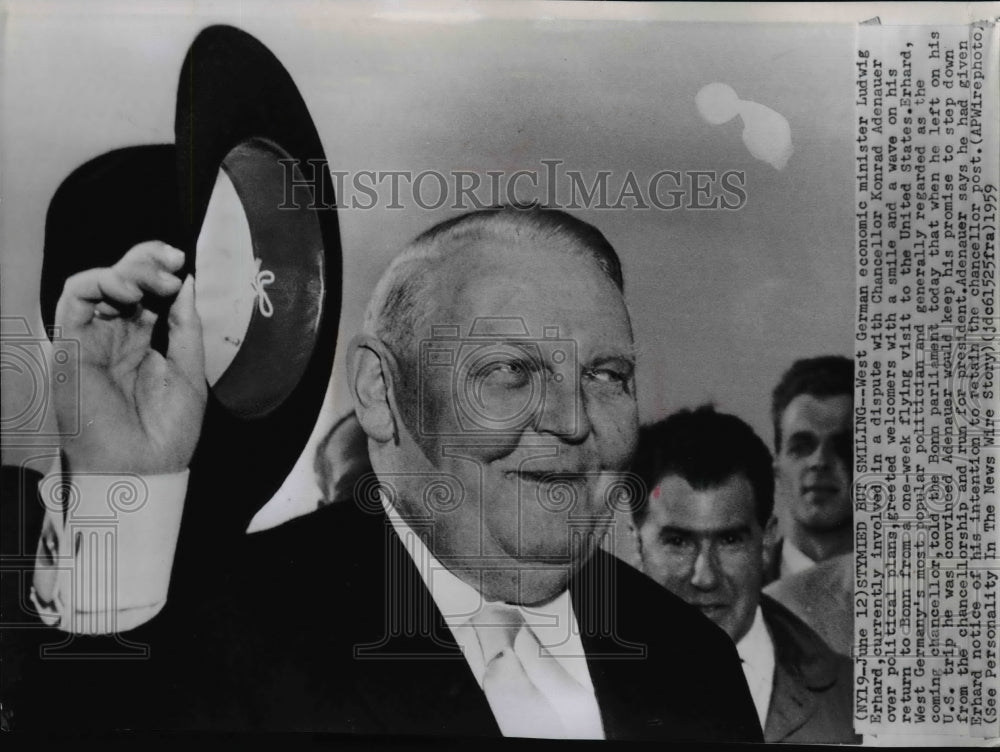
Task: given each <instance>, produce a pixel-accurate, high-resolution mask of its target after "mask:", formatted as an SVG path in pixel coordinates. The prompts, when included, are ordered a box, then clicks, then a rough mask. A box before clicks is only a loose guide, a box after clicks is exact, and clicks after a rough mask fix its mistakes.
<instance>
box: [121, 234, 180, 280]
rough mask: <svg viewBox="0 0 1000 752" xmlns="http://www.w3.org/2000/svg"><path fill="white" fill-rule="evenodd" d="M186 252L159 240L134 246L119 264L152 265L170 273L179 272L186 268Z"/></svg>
mask: <svg viewBox="0 0 1000 752" xmlns="http://www.w3.org/2000/svg"><path fill="white" fill-rule="evenodd" d="M184 259H185V256H184V251H181V250H178V249H177V248H174V247H173V246H171V245H167V244H166V243H164V242H161V241H159V240H147V241H145V242H143V243H139V244H137V245H134V246H132V247H131V248H130V249H129V251H128V253H126V254H125V255H124V256H122V258H121V261H120V262H119V263H125V264H140V265H142V264H150V265H153V266H155V267H157V268H162V269H164V270H166V271H168V272H177V271H179V270H180V269H181V267H183V266H184Z"/></svg>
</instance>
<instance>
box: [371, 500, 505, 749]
mask: <svg viewBox="0 0 1000 752" xmlns="http://www.w3.org/2000/svg"><path fill="white" fill-rule="evenodd" d="M373 522H375V523H376V524H377V525H378V526H379V527H380V529H379V530H378V533H377V536H378V538H380V540H379V542H378V544H377V545H375V546H373V550H376V551H379V552H380V553H381V554H382V555H381V556H380V558H381V562H382V566H380V567H373V570H374V572H375V573H376V574H375V578H374V579H373V580H372V581H371V582H370V587H368V588H365V589H366V590H367V592H368V593H369V594H371V595H370V598H371V601H370V603H369V606H368V608H367V609H366V610H367V612H368V613H369V614H371V615H372V616H373V617H374V618H368V619H366V620H365V622H366V623H365V626H364V629H363V630H359V631H358V632H357V634H359V635H360V636H361V639H359V640H358V642H357V643H356V644H355V646H354V661H353V668H354V674H355V685H356V690H357V692H358V694H359V697H360V698H361V699H362V701H363V703H364V704H365V705H366V707H367V709H368V711H369V712H370V713H371V715H372V717H373V719H374V725H375V726H376V728H375V729H372V730H374V731H378V732H382V733H403V734H407V733H414V734H422V733H432V734H447V735H456V734H460V735H476V736H479V735H484V734H485V735H499V734H500V730H499V728H498V727H497V725H496V721H495V719H494V718H493V713H492V711H491V710H490V707H489V703H488V702H487V700H486V696H485V695H484V694H483V691H482V689H481V688H480V687H479V684H478V683H477V682H476V680H475V677H474V676H473V674H472V671H471V669H470V668H469V665H468V663H467V662H466V660H465V656H464V655H463V654H462V651H461V649H460V648H459V646H458V644H457V643H456V642H455V640H454V638H453V637H452V634H451V630H450V629H449V628H448V626H447V624H446V622H445V620H444V616H443V615H442V614H441V612H440V610H439V609H438V608H437V605H436V604H435V603H434V599H433V597H432V596H431V594H430V592H429V591H428V590H427V588H426V587H425V586H424V582H423V579H422V578H421V576H420V572H419V571H418V569H417V567H416V565H415V564H414V563H413V560H412V559H411V558H410V555H409V554H408V553H407V551H406V548H405V546H404V545H403V543H402V541H401V540H400V539H399V536H397V535H396V532H395V530H394V529H393V528H392V525H391V524H390V523H389V521H388V519H387V518H386V517H385V516H377V517H375V520H374V521H373ZM373 542H374V541H373ZM372 558H373V557H371V555H370V554H369V556H368V559H367V560H368V561H369V562H370V561H372Z"/></svg>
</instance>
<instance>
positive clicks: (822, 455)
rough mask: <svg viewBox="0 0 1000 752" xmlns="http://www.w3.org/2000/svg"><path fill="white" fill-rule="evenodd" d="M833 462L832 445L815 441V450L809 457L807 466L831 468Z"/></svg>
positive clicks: (827, 442)
mask: <svg viewBox="0 0 1000 752" xmlns="http://www.w3.org/2000/svg"><path fill="white" fill-rule="evenodd" d="M834 460H835V455H834V451H833V444H832V442H829V441H817V442H816V448H815V449H813V453H812V454H811V455H809V466H810V467H817V468H826V467H831V466H832V465H833V462H834Z"/></svg>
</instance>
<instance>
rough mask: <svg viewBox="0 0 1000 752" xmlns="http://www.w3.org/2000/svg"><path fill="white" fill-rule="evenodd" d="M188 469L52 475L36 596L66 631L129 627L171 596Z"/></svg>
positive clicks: (50, 619)
mask: <svg viewBox="0 0 1000 752" xmlns="http://www.w3.org/2000/svg"><path fill="white" fill-rule="evenodd" d="M188 475H189V473H188V471H187V470H184V471H182V472H179V473H171V474H167V475H143V476H140V475H134V474H114V475H112V474H104V473H76V474H73V475H69V476H62V475H50V476H48V477H46V478H45V479H44V480H43V481H42V483H41V484H40V486H39V493H40V495H41V497H42V500H43V501H44V503H45V505H46V514H45V520H44V523H43V527H42V536H41V540H40V541H39V545H38V553H37V555H36V558H35V579H34V587H33V588H32V591H31V599H32V602H33V603H34V605H35V608H36V609H37V610H38V613H39V616H40V617H41V618H42V620H43V621H44V622H45V623H46V624H49V625H51V626H55V627H58V628H59V629H61V630H63V631H65V632H73V633H76V634H108V633H112V632H124V631H127V630H129V629H134V628H135V627H137V626H139V625H141V624H143V623H145V622H147V621H149V620H150V619H152V618H153V617H154V616H155V615H156V614H157V613H159V611H160V609H162V608H163V606H164V604H165V603H166V600H167V589H168V587H169V585H170V571H171V569H172V567H173V560H174V553H175V551H176V548H177V536H178V533H179V532H180V526H181V514H182V513H183V511H184V497H185V494H186V493H187V483H188Z"/></svg>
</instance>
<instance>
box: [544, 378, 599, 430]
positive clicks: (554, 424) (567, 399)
mask: <svg viewBox="0 0 1000 752" xmlns="http://www.w3.org/2000/svg"><path fill="white" fill-rule="evenodd" d="M535 430H536V431H537V432H538V433H548V434H552V435H554V436H558V437H559V438H561V439H563V440H564V441H568V442H572V443H578V442H581V441H583V440H584V439H585V438H586V437H587V436H588V434H590V417H589V416H588V415H587V409H586V404H585V403H584V400H583V394H582V392H581V390H580V388H579V385H577V384H569V383H567V379H565V378H563V377H562V376H561V375H560V374H556V375H554V376H550V377H549V379H548V381H547V382H546V384H545V385H544V387H543V392H542V395H541V404H540V405H539V406H538V413H537V417H536V421H535Z"/></svg>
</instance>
